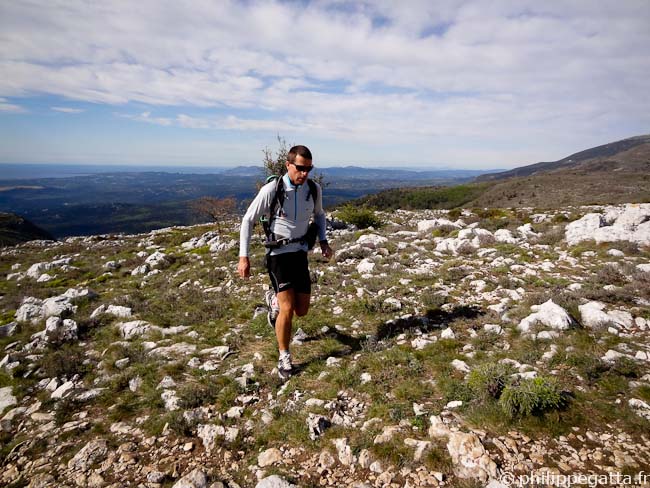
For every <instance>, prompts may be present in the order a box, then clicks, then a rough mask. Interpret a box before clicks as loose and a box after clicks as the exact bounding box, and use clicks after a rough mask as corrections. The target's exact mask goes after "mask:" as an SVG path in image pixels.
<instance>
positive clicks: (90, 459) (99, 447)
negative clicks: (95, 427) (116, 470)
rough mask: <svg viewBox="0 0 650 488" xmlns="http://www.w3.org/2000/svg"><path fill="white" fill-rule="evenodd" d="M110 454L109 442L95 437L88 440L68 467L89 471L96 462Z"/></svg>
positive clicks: (69, 462)
mask: <svg viewBox="0 0 650 488" xmlns="http://www.w3.org/2000/svg"><path fill="white" fill-rule="evenodd" d="M107 454H108V442H106V440H104V439H95V440H92V441H90V442H88V443H87V444H86V445H85V446H84V447H82V448H81V450H80V451H79V452H77V454H75V455H74V457H73V458H72V459H70V461H68V469H74V470H79V471H81V472H86V471H88V470H89V469H90V468H91V467H92V466H93V465H94V464H96V463H99V462H101V461H103V460H104V459H105V458H106V456H107Z"/></svg>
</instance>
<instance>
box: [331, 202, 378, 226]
mask: <svg viewBox="0 0 650 488" xmlns="http://www.w3.org/2000/svg"><path fill="white" fill-rule="evenodd" d="M338 217H339V218H340V219H341V220H342V221H344V222H347V223H348V224H353V225H356V226H357V227H358V228H359V229H367V228H368V227H374V228H375V229H378V228H380V227H381V226H382V225H383V222H382V220H381V219H380V218H379V217H378V216H377V214H376V213H375V211H374V210H372V209H371V208H368V207H354V206H352V205H346V206H344V207H343V208H341V209H340V210H339V212H338Z"/></svg>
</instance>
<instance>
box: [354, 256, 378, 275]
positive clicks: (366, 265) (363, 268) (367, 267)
mask: <svg viewBox="0 0 650 488" xmlns="http://www.w3.org/2000/svg"><path fill="white" fill-rule="evenodd" d="M373 269H375V263H373V262H372V261H370V260H369V259H364V260H362V261H361V262H360V263H359V264H358V265H357V272H358V273H359V274H366V273H370V272H371V271H372V270H373Z"/></svg>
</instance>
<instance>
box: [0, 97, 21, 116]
mask: <svg viewBox="0 0 650 488" xmlns="http://www.w3.org/2000/svg"><path fill="white" fill-rule="evenodd" d="M0 112H8V113H15V114H19V113H25V112H26V110H25V109H24V108H23V107H21V106H20V105H16V104H13V103H8V100H7V99H6V98H0Z"/></svg>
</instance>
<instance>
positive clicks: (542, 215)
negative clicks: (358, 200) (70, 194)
mask: <svg viewBox="0 0 650 488" xmlns="http://www.w3.org/2000/svg"><path fill="white" fill-rule="evenodd" d="M381 217H382V218H383V219H384V221H385V222H386V223H385V225H384V226H382V227H381V228H380V229H365V230H356V229H354V228H352V227H350V226H346V225H344V224H343V223H341V222H336V221H334V226H333V227H334V228H330V230H329V231H328V232H329V239H330V242H331V244H332V246H333V247H334V248H335V250H336V252H337V256H336V259H335V260H334V261H331V262H325V261H323V260H322V258H319V257H318V256H317V255H316V254H314V255H313V256H312V257H311V258H310V259H311V269H312V275H313V277H312V278H313V282H314V293H313V301H312V310H311V311H310V314H309V315H308V316H307V317H304V318H301V319H299V320H297V321H296V324H295V329H294V330H295V331H296V334H295V338H294V345H293V354H294V359H295V362H296V366H297V370H298V373H297V374H296V375H295V376H294V377H292V378H291V379H290V380H289V381H288V382H286V383H284V384H283V383H281V382H280V381H279V380H278V379H277V378H276V375H275V371H274V367H275V363H276V361H277V351H276V349H275V343H274V334H273V331H272V330H271V329H270V328H269V326H268V325H267V324H266V318H265V310H264V308H263V294H264V291H265V289H266V288H267V287H268V284H267V281H268V280H267V277H266V276H265V275H264V273H263V270H262V252H263V251H262V246H261V245H257V246H254V249H255V253H256V254H255V256H254V257H253V267H254V270H253V271H254V275H253V277H252V278H251V280H248V281H245V280H241V279H240V278H238V277H237V274H236V258H237V251H238V242H237V233H236V231H237V225H236V223H234V222H233V223H231V224H230V225H224V226H222V227H224V228H226V227H227V228H226V229H225V230H224V231H222V232H216V231H214V230H211V229H210V227H209V226H195V227H186V228H170V229H162V230H158V231H154V232H151V233H149V234H145V235H134V236H123V235H107V236H93V237H84V238H69V239H66V240H65V241H62V242H57V243H47V242H41V241H36V242H31V243H26V244H21V245H19V246H17V247H13V248H4V249H3V250H2V252H1V253H0V280H1V281H0V294H1V295H2V296H1V298H0V310H1V315H0V324H1V325H0V347H2V351H3V352H2V354H0V419H1V420H0V447H1V450H0V463H1V466H2V469H1V471H0V485H2V486H12V487H18V486H30V487H49V486H56V487H63V486H71V487H72V486H83V487H86V486H88V487H109V486H110V487H121V486H142V487H159V486H174V487H175V488H181V487H213V488H216V487H229V488H233V487H237V486H239V487H253V486H257V487H262V488H263V487H267V488H268V487H283V486H284V487H288V486H300V487H310V486H313V487H316V486H336V487H339V486H350V487H359V488H360V487H433V486H460V487H473V486H492V487H499V486H508V485H509V484H511V485H514V484H516V482H517V479H518V478H516V476H533V475H536V476H544V475H545V476H547V477H548V476H551V477H552V476H558V477H559V476H568V475H576V474H582V475H585V476H587V475H604V474H607V473H610V474H618V475H620V476H632V477H633V476H639V473H643V472H648V471H650V434H649V432H650V429H649V427H650V405H649V403H650V339H649V337H648V335H649V334H650V247H649V246H650V204H644V205H626V206H616V207H580V208H566V209H561V210H554V211H537V210H534V209H516V210H515V209H512V210H507V209H477V210H475V211H473V212H470V211H463V212H462V214H461V213H457V214H454V213H453V212H452V213H445V212H432V211H423V212H406V211H397V212H394V213H391V214H383V215H381ZM255 272H256V273H255ZM519 479H521V478H519ZM641 481H646V482H650V477H648V478H647V479H644V480H641ZM547 484H548V483H547ZM637 484H641V483H637Z"/></svg>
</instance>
